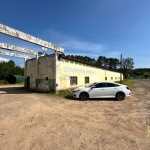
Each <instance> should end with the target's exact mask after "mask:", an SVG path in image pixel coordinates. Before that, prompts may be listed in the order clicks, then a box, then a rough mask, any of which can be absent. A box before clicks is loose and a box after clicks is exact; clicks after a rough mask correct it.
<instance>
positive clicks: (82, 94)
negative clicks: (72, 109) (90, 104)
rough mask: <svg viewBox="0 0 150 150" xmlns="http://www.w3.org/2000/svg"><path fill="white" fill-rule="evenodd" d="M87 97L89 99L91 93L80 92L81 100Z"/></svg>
mask: <svg viewBox="0 0 150 150" xmlns="http://www.w3.org/2000/svg"><path fill="white" fill-rule="evenodd" d="M87 99H89V95H88V94H87V93H85V92H83V93H81V94H80V100H82V101H85V100H87Z"/></svg>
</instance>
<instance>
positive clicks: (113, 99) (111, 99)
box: [65, 95, 118, 101]
mask: <svg viewBox="0 0 150 150" xmlns="http://www.w3.org/2000/svg"><path fill="white" fill-rule="evenodd" d="M65 98H66V99H67V100H74V101H82V100H80V99H77V98H74V97H72V96H70V95H68V96H65ZM86 101H118V100H116V99H115V98H90V99H88V100H86Z"/></svg>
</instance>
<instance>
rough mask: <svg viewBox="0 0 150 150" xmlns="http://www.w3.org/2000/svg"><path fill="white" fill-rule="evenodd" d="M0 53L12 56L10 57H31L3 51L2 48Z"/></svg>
mask: <svg viewBox="0 0 150 150" xmlns="http://www.w3.org/2000/svg"><path fill="white" fill-rule="evenodd" d="M0 55H7V56H12V57H19V58H24V59H31V58H32V57H30V56H27V55H22V54H17V53H10V52H5V51H3V50H1V49H0Z"/></svg>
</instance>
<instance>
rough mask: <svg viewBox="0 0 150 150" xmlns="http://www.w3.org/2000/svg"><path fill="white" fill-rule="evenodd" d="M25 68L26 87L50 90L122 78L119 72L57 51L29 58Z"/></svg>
mask: <svg viewBox="0 0 150 150" xmlns="http://www.w3.org/2000/svg"><path fill="white" fill-rule="evenodd" d="M25 70H26V71H25V72H26V73H25V77H26V87H28V88H31V89H36V90H40V91H48V92H49V91H60V90H66V89H72V88H76V87H78V86H86V85H88V84H91V83H93V82H99V81H109V82H115V81H118V80H120V73H119V72H115V71H112V70H108V69H104V68H100V67H98V66H95V65H92V64H88V63H86V62H82V61H79V60H75V59H73V58H70V57H67V56H65V55H64V54H59V55H58V54H57V53H55V54H51V55H47V56H42V57H39V59H38V60H37V59H30V60H27V61H26V69H25ZM121 75H122V74H121ZM122 79H123V75H122Z"/></svg>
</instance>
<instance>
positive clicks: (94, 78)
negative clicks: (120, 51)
mask: <svg viewBox="0 0 150 150" xmlns="http://www.w3.org/2000/svg"><path fill="white" fill-rule="evenodd" d="M59 64H60V72H61V74H60V89H61V90H63V89H67V88H74V87H77V86H85V85H86V84H85V77H89V83H93V82H99V81H105V76H106V77H107V81H111V82H114V81H118V80H120V73H118V72H114V71H109V70H104V69H100V68H97V67H93V66H90V65H86V64H82V63H79V62H74V61H71V60H67V59H64V58H60V63H59ZM70 76H77V83H78V84H77V85H75V86H71V85H70Z"/></svg>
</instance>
